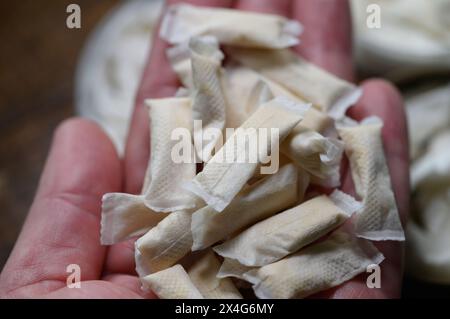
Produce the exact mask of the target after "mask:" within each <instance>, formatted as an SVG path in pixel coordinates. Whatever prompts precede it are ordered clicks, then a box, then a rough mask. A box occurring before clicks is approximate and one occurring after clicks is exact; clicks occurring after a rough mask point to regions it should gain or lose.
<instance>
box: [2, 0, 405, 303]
mask: <svg viewBox="0 0 450 319" xmlns="http://www.w3.org/2000/svg"><path fill="white" fill-rule="evenodd" d="M168 2H169V3H174V2H179V1H168ZM188 2H190V3H193V4H197V5H207V6H222V7H236V8H238V9H242V10H251V11H259V12H265V13H275V14H280V15H284V16H287V17H290V18H292V19H298V20H299V21H301V23H302V24H303V25H304V27H305V31H304V33H303V34H302V43H301V45H300V46H299V47H298V48H296V49H295V50H296V51H297V52H298V53H299V54H301V55H302V56H304V57H305V58H307V59H308V60H310V61H311V62H313V63H316V64H317V65H319V66H321V67H323V68H325V69H327V70H328V71H330V72H333V73H334V74H336V75H338V76H340V77H341V78H344V79H347V80H350V81H351V80H352V79H353V66H352V59H351V25H350V16H349V9H348V4H347V2H346V1H345V0H334V1H328V0H297V1H291V0H278V1H272V0H237V1H231V0H210V1H206V0H195V1H188ZM166 48H167V45H166V44H165V43H164V42H163V41H162V40H160V39H158V38H155V41H154V45H153V50H152V52H151V54H150V57H149V60H148V63H147V66H146V68H145V71H144V74H143V77H142V81H141V86H140V89H139V91H138V94H137V98H136V107H135V111H134V114H133V118H132V124H131V130H130V133H129V137H128V143H127V147H126V154H125V159H124V163H123V169H122V163H121V161H120V159H119V158H118V156H117V154H116V152H115V150H114V147H113V145H112V143H111V141H110V140H109V139H108V138H107V136H106V135H105V134H104V133H103V132H102V131H101V129H100V128H98V127H97V126H96V125H95V124H93V123H91V122H89V121H87V120H82V119H72V120H68V121H66V122H64V123H63V124H62V125H61V126H60V127H59V128H58V129H57V131H56V134H55V138H54V141H53V144H52V148H51V151H50V154H49V157H48V160H47V163H46V167H45V169H44V172H43V174H42V177H41V182H40V185H39V189H38V191H37V194H36V197H35V200H34V202H33V205H32V207H31V208H30V212H29V216H28V218H27V221H26V223H25V225H24V227H23V229H22V233H21V234H20V236H19V239H18V241H17V243H16V246H15V248H14V250H13V252H12V254H11V256H10V258H9V260H8V262H7V264H6V265H5V268H4V269H3V272H2V274H1V276H0V296H2V297H48V298H140V297H153V295H151V294H145V293H144V292H142V291H141V290H140V283H139V279H138V277H137V275H136V273H135V270H134V243H133V241H127V242H124V243H120V244H117V245H113V246H111V247H110V248H109V249H107V248H105V247H103V246H101V245H100V239H99V233H100V231H99V228H100V211H101V207H100V205H101V197H102V195H103V194H104V193H107V192H120V191H124V192H128V193H139V192H140V190H141V185H142V181H143V176H144V173H145V169H146V166H147V163H148V157H149V127H148V113H147V110H146V108H145V107H144V105H143V101H144V99H146V98H149V97H154V98H156V97H166V96H171V95H173V94H174V92H175V91H176V89H177V88H178V81H177V78H176V76H175V74H174V73H173V72H172V70H171V67H170V65H169V63H168V61H167V60H166V57H165V49H166ZM362 86H363V88H364V95H363V96H362V98H361V99H360V101H359V102H358V103H357V105H355V106H354V107H352V108H351V109H350V110H349V112H348V114H349V115H350V116H351V117H353V118H355V119H358V120H359V119H362V118H364V117H366V116H368V115H378V116H379V117H381V118H382V119H383V121H384V127H383V140H384V147H385V152H386V157H387V161H388V165H389V170H390V173H391V179H392V184H393V188H394V193H395V196H396V199H397V205H398V208H399V212H400V214H401V217H402V221H403V222H404V221H405V218H406V214H407V212H408V209H409V208H408V203H409V180H408V176H409V167H408V143H407V134H406V120H405V114H404V110H403V104H402V99H401V97H400V95H399V93H398V92H397V91H396V90H395V88H393V87H392V86H391V85H389V84H388V83H386V82H385V81H382V80H368V81H366V82H364V83H363V84H362ZM122 170H123V172H122ZM343 190H344V191H346V192H349V193H354V191H353V185H352V180H351V176H350V174H349V171H348V170H347V169H346V168H344V173H343ZM376 246H377V247H378V248H379V250H380V251H381V252H382V253H383V254H384V255H385V257H386V259H385V261H383V263H382V264H381V273H382V279H381V288H380V289H368V288H367V286H366V282H365V278H366V276H365V275H364V274H362V275H361V276H358V277H356V278H354V279H353V280H351V281H349V282H346V283H344V284H343V285H341V286H339V287H336V288H333V289H331V290H329V291H326V292H323V293H320V294H318V295H317V297H330V298H375V297H380V298H389V297H398V296H399V295H400V288H401V280H402V255H403V245H402V244H401V243H399V242H392V241H387V242H381V243H376ZM69 264H78V265H79V266H80V268H81V279H82V284H81V288H80V289H69V288H67V287H66V278H67V276H68V273H66V267H67V265H69Z"/></svg>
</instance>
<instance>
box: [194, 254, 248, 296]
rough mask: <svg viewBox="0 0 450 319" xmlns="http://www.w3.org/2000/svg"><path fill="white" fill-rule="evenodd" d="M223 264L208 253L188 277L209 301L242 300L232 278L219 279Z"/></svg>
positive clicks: (197, 262)
mask: <svg viewBox="0 0 450 319" xmlns="http://www.w3.org/2000/svg"><path fill="white" fill-rule="evenodd" d="M220 266H221V263H220V261H219V259H218V258H217V256H215V255H214V253H213V252H212V251H208V252H207V253H206V254H205V255H204V256H202V257H201V258H200V259H199V260H197V261H196V262H195V263H194V264H193V265H192V266H191V267H190V268H189V270H188V275H189V277H190V278H191V280H192V282H193V283H194V285H195V286H196V287H197V289H198V290H199V291H200V293H201V294H202V296H203V297H205V298H207V299H242V295H241V293H240V292H239V290H238V289H237V288H236V287H235V286H234V284H233V281H232V280H231V279H230V278H218V277H217V273H218V272H219V269H220Z"/></svg>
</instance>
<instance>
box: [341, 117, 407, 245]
mask: <svg viewBox="0 0 450 319" xmlns="http://www.w3.org/2000/svg"><path fill="white" fill-rule="evenodd" d="M382 127H383V124H382V121H381V119H379V118H376V117H369V118H367V119H365V120H363V121H362V122H361V123H360V124H359V125H355V126H347V127H338V132H339V135H340V136H341V138H342V140H343V141H344V143H345V152H346V154H347V157H348V158H349V162H350V168H351V172H352V178H353V183H354V185H355V190H356V193H357V194H358V196H360V197H361V199H362V203H363V207H362V208H361V210H359V211H358V212H357V214H356V216H355V217H356V221H355V232H356V234H357V235H358V236H359V237H363V238H367V239H371V240H400V241H403V240H405V235H404V233H403V228H402V225H401V222H400V216H399V213H398V209H397V204H396V201H395V197H394V193H393V191H392V186H391V179H390V176H389V169H388V166H387V163H386V159H385V157H384V150H383V142H382V137H381V129H382Z"/></svg>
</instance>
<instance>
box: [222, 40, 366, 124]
mask: <svg viewBox="0 0 450 319" xmlns="http://www.w3.org/2000/svg"><path fill="white" fill-rule="evenodd" d="M227 52H228V53H229V54H230V56H231V57H232V58H233V59H235V60H237V61H238V62H240V63H242V64H243V65H244V66H247V67H250V68H252V69H253V70H255V71H256V72H258V73H260V74H262V75H263V76H264V77H267V78H268V79H270V80H272V81H274V82H277V83H278V84H279V85H281V86H283V87H285V88H286V89H288V90H289V91H291V93H293V94H295V95H297V96H299V97H300V98H301V99H303V100H305V101H307V102H310V103H312V104H313V105H314V106H315V107H317V108H318V109H319V110H321V111H323V112H326V113H328V114H329V115H330V116H332V117H333V118H336V119H338V118H342V117H343V116H344V114H345V112H346V111H347V109H348V108H349V107H350V106H352V105H353V104H354V103H355V102H357V101H358V100H359V98H360V97H361V94H362V91H361V89H360V88H358V87H356V86H355V85H354V84H351V83H349V82H347V81H344V80H342V79H339V78H337V77H336V76H334V75H332V74H331V73H328V72H327V71H325V70H323V69H321V68H319V67H317V66H315V65H314V64H312V63H309V62H307V61H306V60H304V59H302V58H301V57H299V56H298V55H296V54H295V53H294V52H292V51H291V50H288V49H284V50H260V49H242V48H229V49H228V50H227Z"/></svg>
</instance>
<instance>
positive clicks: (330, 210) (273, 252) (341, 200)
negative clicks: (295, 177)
mask: <svg viewBox="0 0 450 319" xmlns="http://www.w3.org/2000/svg"><path fill="white" fill-rule="evenodd" d="M359 208H361V204H360V203H359V202H357V201H356V200H355V199H354V198H353V197H351V196H349V195H347V194H345V193H343V192H341V191H338V190H335V191H334V192H333V193H332V194H331V195H330V196H326V195H321V196H317V197H314V198H312V199H310V200H308V201H306V202H303V203H302V204H300V205H298V206H296V207H293V208H291V209H288V210H286V211H284V212H281V213H279V214H277V215H274V216H272V217H270V218H267V219H265V220H263V221H261V222H259V223H257V224H255V225H253V226H251V227H250V228H248V229H246V230H245V231H243V232H242V233H240V234H239V235H237V236H236V237H234V238H232V239H230V240H228V241H226V242H224V243H223V244H221V245H219V246H216V247H214V248H213V249H214V251H215V252H216V253H218V254H219V255H221V256H223V257H226V258H230V259H235V260H237V261H238V262H239V263H241V264H242V265H244V266H249V267H257V266H265V265H267V264H270V263H273V262H275V261H277V260H280V259H281V258H283V257H285V256H287V255H290V254H292V253H294V252H296V251H298V250H299V249H301V248H303V247H305V246H306V245H309V244H311V243H312V242H314V241H315V240H317V239H319V238H321V237H322V236H324V235H326V234H327V233H329V232H330V231H332V230H333V229H335V228H337V227H338V226H340V225H342V224H343V223H344V222H345V221H346V220H347V219H348V218H349V217H350V216H351V215H352V214H353V213H354V212H355V211H356V210H358V209H359Z"/></svg>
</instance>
